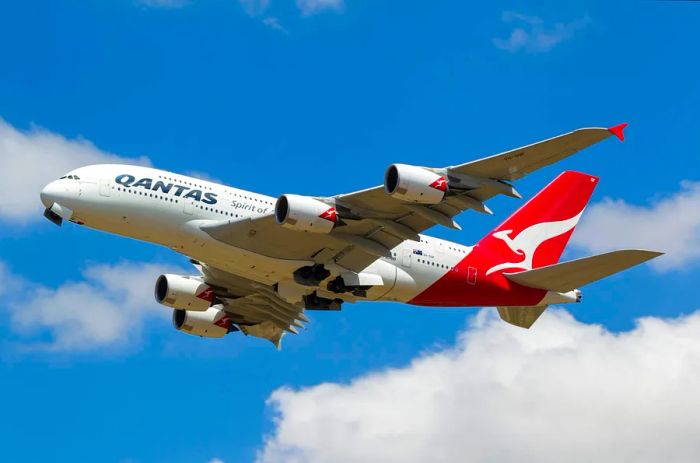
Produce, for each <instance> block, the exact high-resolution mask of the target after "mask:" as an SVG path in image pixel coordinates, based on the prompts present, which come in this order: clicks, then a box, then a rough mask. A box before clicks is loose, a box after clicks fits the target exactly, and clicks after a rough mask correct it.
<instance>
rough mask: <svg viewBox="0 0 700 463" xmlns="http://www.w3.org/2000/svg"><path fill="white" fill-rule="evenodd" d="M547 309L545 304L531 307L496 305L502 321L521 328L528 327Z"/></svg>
mask: <svg viewBox="0 0 700 463" xmlns="http://www.w3.org/2000/svg"><path fill="white" fill-rule="evenodd" d="M545 309H547V306H546V305H541V306H533V307H498V315H500V316H501V319H503V321H505V322H508V323H510V324H511V325H515V326H519V327H521V328H530V327H531V326H532V324H533V323H535V321H537V319H538V318H540V315H542V313H543V312H544V311H545Z"/></svg>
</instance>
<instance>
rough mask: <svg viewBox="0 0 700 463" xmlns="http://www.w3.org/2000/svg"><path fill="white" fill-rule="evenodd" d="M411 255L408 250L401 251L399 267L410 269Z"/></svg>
mask: <svg viewBox="0 0 700 463" xmlns="http://www.w3.org/2000/svg"><path fill="white" fill-rule="evenodd" d="M412 255H413V251H412V250H410V249H403V250H402V251H401V265H403V266H404V267H407V268H408V267H410V266H411V256H412Z"/></svg>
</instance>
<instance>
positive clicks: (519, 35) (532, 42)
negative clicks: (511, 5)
mask: <svg viewBox="0 0 700 463" xmlns="http://www.w3.org/2000/svg"><path fill="white" fill-rule="evenodd" d="M501 19H502V20H503V21H504V22H506V23H509V24H510V23H513V24H514V25H515V27H514V28H513V29H512V30H511V32H510V35H509V36H508V38H495V39H493V43H494V45H495V46H496V47H497V48H500V49H502V50H506V51H509V52H512V53H515V52H518V51H527V52H530V53H543V52H546V51H549V50H551V49H552V48H554V47H555V46H556V45H557V44H559V43H560V42H562V41H564V40H566V39H569V38H571V37H573V35H574V33H575V32H576V31H577V30H579V29H581V28H583V27H584V26H585V25H586V24H588V22H589V19H588V18H587V17H584V18H582V19H578V20H576V21H573V22H570V23H557V24H555V25H554V26H552V27H548V26H547V25H546V24H545V23H544V21H543V20H542V19H541V18H538V17H537V16H527V15H524V14H521V13H518V12H515V11H506V12H504V13H503V15H502V18H501Z"/></svg>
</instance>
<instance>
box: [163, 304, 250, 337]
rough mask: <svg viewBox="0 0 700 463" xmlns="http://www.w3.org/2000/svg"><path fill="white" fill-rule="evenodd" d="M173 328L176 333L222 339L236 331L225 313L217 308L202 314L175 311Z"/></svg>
mask: <svg viewBox="0 0 700 463" xmlns="http://www.w3.org/2000/svg"><path fill="white" fill-rule="evenodd" d="M173 326H174V327H175V329H176V330H178V331H182V332H184V333H187V334H191V335H193V336H203V337H206V338H222V337H224V336H225V335H227V334H228V333H229V332H231V331H238V328H236V327H235V326H234V325H233V324H232V323H231V319H230V318H229V316H228V315H227V314H226V312H224V311H223V310H221V309H220V308H218V307H217V306H212V307H209V308H208V309H207V310H205V311H203V312H194V311H192V310H181V309H175V310H173Z"/></svg>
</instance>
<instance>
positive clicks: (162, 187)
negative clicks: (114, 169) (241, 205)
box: [114, 174, 217, 204]
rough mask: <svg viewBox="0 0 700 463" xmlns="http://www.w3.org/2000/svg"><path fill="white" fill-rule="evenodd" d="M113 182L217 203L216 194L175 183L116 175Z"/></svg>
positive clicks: (207, 202)
mask: <svg viewBox="0 0 700 463" xmlns="http://www.w3.org/2000/svg"><path fill="white" fill-rule="evenodd" d="M114 181H115V182H117V183H118V184H120V185H122V186H125V187H127V188H132V187H133V188H137V187H138V188H145V189H146V190H152V191H161V192H163V193H165V194H169V193H170V192H171V191H172V193H173V194H174V195H175V196H181V197H183V198H191V199H193V200H194V201H201V202H203V203H204V204H216V203H217V199H216V193H203V192H202V190H193V189H191V188H190V187H188V186H184V185H178V184H176V183H165V182H162V181H160V180H157V181H155V182H154V181H153V179H151V178H142V179H139V180H138V181H136V177H134V176H133V175H129V174H122V175H117V177H116V178H115V179H114ZM183 193H184V194H183Z"/></svg>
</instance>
